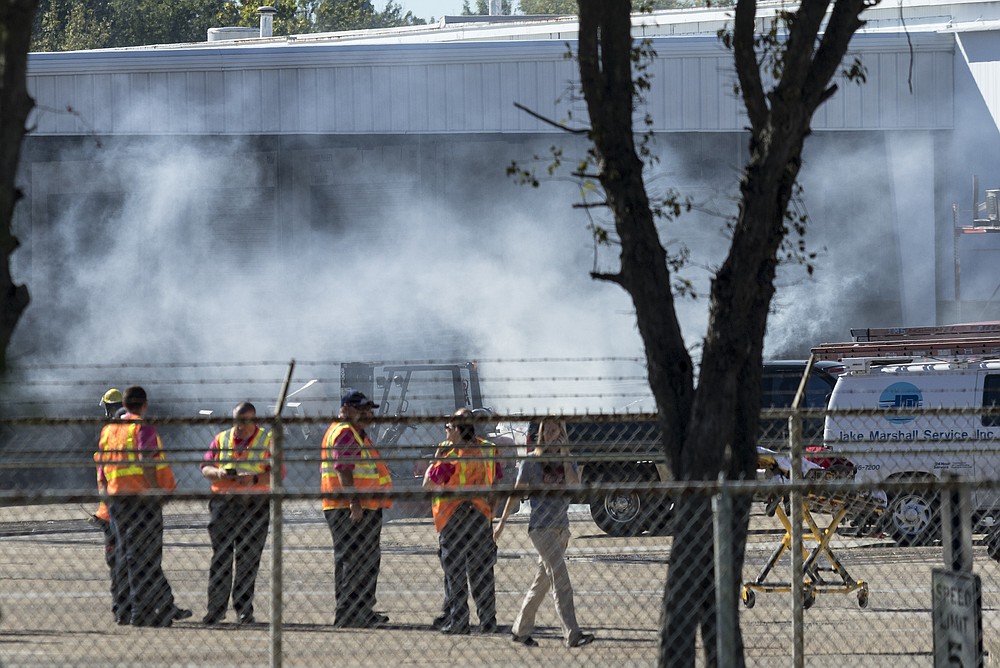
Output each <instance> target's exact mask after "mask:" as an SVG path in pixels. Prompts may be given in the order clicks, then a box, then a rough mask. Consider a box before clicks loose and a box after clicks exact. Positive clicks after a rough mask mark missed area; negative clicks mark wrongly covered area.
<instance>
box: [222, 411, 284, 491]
mask: <svg viewBox="0 0 1000 668" xmlns="http://www.w3.org/2000/svg"><path fill="white" fill-rule="evenodd" d="M255 429H256V430H257V431H256V432H255V433H254V435H253V439H252V440H251V441H250V445H248V446H247V448H246V449H245V450H240V451H237V450H236V428H235V427H234V428H232V429H227V430H226V431H220V432H219V433H218V435H216V437H215V438H216V440H217V441H218V442H219V459H218V463H219V465H220V468H221V467H225V468H235V469H236V470H237V471H239V472H240V473H249V474H253V475H256V476H258V480H257V483H256V484H254V485H241V484H239V483H238V482H236V481H235V480H225V479H223V480H213V481H212V491H213V492H217V493H226V492H254V491H257V492H266V491H268V490H270V488H271V477H270V476H269V475H267V467H268V462H267V458H268V457H269V456H270V455H269V453H268V450H269V449H270V447H271V432H269V431H267V430H265V429H261V428H260V427H255ZM244 453H245V454H246V457H245V458H241V457H242V455H243V454H244Z"/></svg>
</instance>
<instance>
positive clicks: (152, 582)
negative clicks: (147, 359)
mask: <svg viewBox="0 0 1000 668" xmlns="http://www.w3.org/2000/svg"><path fill="white" fill-rule="evenodd" d="M123 403H124V405H125V411H126V412H125V414H124V415H122V416H121V420H120V421H116V422H112V423H110V424H108V425H106V426H105V427H104V429H102V430H101V440H100V452H99V455H100V457H99V461H98V466H99V468H100V469H101V471H102V472H103V475H104V478H105V480H106V484H107V487H106V491H107V494H108V495H109V496H110V497H111V499H110V502H109V503H108V515H109V518H110V521H111V530H112V532H113V534H114V541H115V570H116V575H115V577H114V579H115V580H116V582H118V583H119V586H118V588H117V590H116V591H115V593H114V597H115V608H116V613H115V614H116V619H117V621H118V623H119V624H131V625H133V626H170V625H171V624H173V622H174V620H178V619H186V618H188V617H190V616H191V611H190V610H187V609H183V608H178V607H177V606H176V605H175V604H174V596H173V592H172V591H171V589H170V583H168V582H167V578H166V576H165V575H164V574H163V567H162V563H161V562H162V557H163V509H162V502H163V499H162V497H161V496H160V495H158V494H155V493H156V492H161V493H162V492H170V491H173V488H174V487H175V486H176V482H175V481H174V477H173V472H172V471H171V470H170V466H169V464H167V463H166V461H165V460H164V458H163V454H162V443H161V442H160V438H159V436H158V435H157V433H156V428H155V427H153V426H152V425H148V424H141V420H142V419H143V417H144V416H145V414H146V411H147V410H148V407H149V404H148V402H147V399H146V391H145V390H144V389H143V388H141V387H139V386H137V385H133V386H131V387H128V388H126V390H125V393H124V395H123Z"/></svg>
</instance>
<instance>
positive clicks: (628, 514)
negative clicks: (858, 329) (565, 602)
mask: <svg viewBox="0 0 1000 668" xmlns="http://www.w3.org/2000/svg"><path fill="white" fill-rule="evenodd" d="M806 363H807V362H806V361H805V360H781V361H768V362H765V363H764V370H763V375H762V376H761V408H788V407H790V406H791V404H792V400H793V399H794V398H795V392H796V390H797V389H798V386H799V381H800V380H801V378H802V374H803V372H804V371H805V368H806ZM843 369H844V367H843V366H842V365H840V364H839V363H835V362H817V363H815V364H814V365H813V371H812V373H810V374H809V382H808V384H807V386H806V396H805V406H804V408H825V407H826V405H827V402H828V401H829V398H830V393H831V392H832V391H833V386H834V384H835V383H836V376H837V374H839V373H841V372H842V371H843ZM566 426H567V431H568V434H569V441H570V444H571V446H570V447H571V450H572V452H573V453H574V456H576V457H577V458H578V460H579V461H580V466H581V468H580V476H581V480H582V482H583V483H584V484H587V483H614V482H655V481H665V480H670V474H669V468H668V467H667V462H666V457H665V455H664V453H663V446H662V443H661V441H660V430H659V426H658V425H657V423H656V422H655V421H639V420H615V421H596V420H595V421H575V420H574V421H567V425H566ZM536 431H537V425H534V424H533V425H531V426H529V429H528V443H529V445H530V444H531V443H533V442H534V436H535V432H536ZM822 436H823V419H822V418H816V419H809V420H806V422H805V423H804V425H803V441H804V443H805V445H809V444H810V443H817V444H818V443H819V442H820V441H821V440H822ZM759 443H760V444H761V445H763V446H764V447H768V448H771V449H774V450H785V449H787V443H788V427H787V420H782V419H762V420H761V423H760V431H759ZM587 501H588V503H589V504H590V513H591V516H592V517H593V518H594V522H595V523H596V524H597V526H598V527H599V528H600V529H601V530H602V531H604V532H605V533H607V534H609V535H612V536H636V535H639V534H641V533H643V532H650V533H654V534H655V533H663V532H667V531H669V529H670V516H671V510H672V507H673V504H672V503H671V502H670V500H669V499H668V498H664V497H662V496H659V497H657V496H656V495H649V494H640V493H639V492H635V491H631V492H630V491H624V490H623V491H620V492H609V493H607V494H604V495H601V496H599V497H596V498H595V497H590V498H588V499H587Z"/></svg>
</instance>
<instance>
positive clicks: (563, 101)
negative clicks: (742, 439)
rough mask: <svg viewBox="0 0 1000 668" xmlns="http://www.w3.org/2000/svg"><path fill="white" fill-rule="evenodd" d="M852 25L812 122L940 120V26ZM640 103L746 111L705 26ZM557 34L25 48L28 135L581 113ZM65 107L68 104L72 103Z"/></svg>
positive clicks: (681, 43) (452, 128) (661, 47)
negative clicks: (393, 41) (903, 29)
mask: <svg viewBox="0 0 1000 668" xmlns="http://www.w3.org/2000/svg"><path fill="white" fill-rule="evenodd" d="M912 38H913V42H914V56H913V59H912V67H913V75H912V79H913V91H912V93H911V92H910V90H909V84H908V80H909V77H910V74H909V70H910V65H911V59H910V52H909V47H908V45H907V44H906V41H905V39H902V38H900V37H898V36H889V37H886V36H881V37H873V36H859V38H858V39H857V40H856V43H855V52H856V53H858V54H859V55H861V57H862V58H863V60H864V62H865V65H866V67H867V69H868V82H867V84H865V85H861V86H858V85H856V84H853V83H850V82H842V84H841V90H840V92H839V93H838V94H837V95H836V96H835V97H834V98H833V99H832V100H830V101H829V102H828V103H827V104H826V105H824V107H823V108H821V109H820V110H819V112H818V114H817V116H816V118H815V121H814V124H813V125H814V127H815V128H816V129H818V130H822V129H830V130H838V129H844V130H855V129H872V130H878V129H885V130H888V129H947V128H950V127H951V126H952V122H953V89H954V83H953V78H954V72H953V67H954V65H953V62H954V54H953V51H954V44H953V38H952V37H951V36H950V35H943V36H939V35H933V34H922V35H914V36H913V37H912ZM654 48H655V49H656V50H657V53H658V59H657V61H656V63H654V65H653V66H652V67H651V69H650V72H651V74H652V75H653V82H652V83H653V88H652V90H651V91H649V95H648V104H647V107H646V108H644V109H642V110H641V113H642V114H645V111H646V110H647V109H648V111H649V112H650V113H651V114H652V116H653V119H654V126H653V129H654V130H656V131H661V132H677V131H684V132H692V131H701V132H717V131H722V132H732V131H739V130H742V129H743V128H744V127H745V126H746V124H747V122H746V119H745V116H744V114H743V111H742V103H741V102H740V101H739V99H738V98H737V96H736V95H735V94H734V92H733V87H734V84H735V82H736V76H735V73H734V71H733V68H732V61H731V55H730V54H729V53H728V52H727V51H724V50H723V49H722V48H721V47H720V46H719V45H718V43H717V41H716V40H715V39H713V38H705V37H697V38H662V39H658V40H654ZM565 51H566V47H565V45H564V44H562V43H554V42H504V43H472V44H467V43H460V44H427V45H385V46H379V47H371V46H363V47H361V46H333V47H331V46H328V45H314V46H308V47H302V46H287V47H274V46H270V47H267V48H246V47H244V48H233V47H230V48H220V49H204V48H202V49H197V50H195V49H189V50H184V49H173V50H161V51H158V50H150V51H111V52H78V53H66V54H35V55H33V56H32V59H31V62H30V74H29V88H30V90H31V92H32V94H33V95H34V96H35V98H36V101H37V103H38V105H39V108H38V111H36V113H35V115H34V118H33V119H32V120H33V122H34V123H35V124H36V126H37V128H36V133H37V134H45V135H49V134H56V135H67V134H70V135H72V134H86V133H90V132H95V133H98V134H233V135H243V134H260V133H265V134H273V133H276V134H315V133H321V134H371V133H375V134H407V133H444V132H447V133H502V132H518V133H524V132H528V133H532V132H546V133H548V132H551V131H552V128H551V127H550V126H549V125H547V124H545V123H543V122H542V121H539V120H537V119H534V118H532V117H530V116H528V115H527V114H525V113H523V112H520V111H518V110H516V109H515V108H514V107H513V104H514V102H520V103H522V104H524V105H526V106H528V107H529V108H531V109H533V110H535V111H537V112H538V113H540V114H542V115H543V116H546V117H548V118H551V119H554V120H557V121H562V120H567V119H568V118H569V115H570V113H572V116H573V119H574V121H573V123H574V124H575V125H581V124H583V123H584V122H585V119H586V111H585V107H584V106H583V104H582V103H581V102H580V101H579V100H576V99H575V96H574V95H570V94H569V90H570V89H571V87H575V86H576V82H577V73H576V68H575V63H574V62H573V61H572V60H569V59H566V58H564V54H565ZM68 109H72V113H68V112H67V110H68Z"/></svg>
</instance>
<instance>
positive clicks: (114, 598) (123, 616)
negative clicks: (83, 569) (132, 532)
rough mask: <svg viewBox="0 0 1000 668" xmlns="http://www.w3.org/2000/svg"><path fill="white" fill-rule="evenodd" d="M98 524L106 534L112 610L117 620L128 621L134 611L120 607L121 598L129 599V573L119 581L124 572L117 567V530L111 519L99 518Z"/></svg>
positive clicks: (106, 557) (105, 553)
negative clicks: (113, 526) (113, 527)
mask: <svg viewBox="0 0 1000 668" xmlns="http://www.w3.org/2000/svg"><path fill="white" fill-rule="evenodd" d="M97 525H98V526H99V527H100V528H101V532H102V533H103V534H104V563H106V564H107V565H108V572H109V573H110V574H111V612H112V613H113V614H114V616H115V621H124V622H128V621H129V619H131V617H132V611H131V610H130V609H129V608H128V607H125V608H121V607H119V605H120V604H121V603H122V601H120V600H119V599H120V598H121V599H124V600H125V601H127V599H128V593H127V592H128V577H127V575H128V574H127V573H126V574H125V578H124V582H119V580H121V579H122V573H121V572H119V571H118V567H117V563H118V561H117V559H116V555H115V549H116V548H115V532H114V530H113V529H112V528H111V522H110V521H104V520H102V519H100V518H98V519H97ZM119 592H120V594H119ZM126 605H127V603H126Z"/></svg>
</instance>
